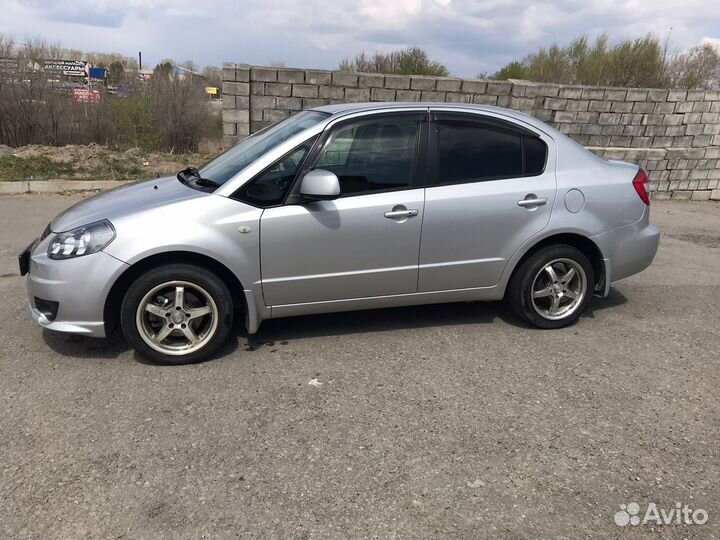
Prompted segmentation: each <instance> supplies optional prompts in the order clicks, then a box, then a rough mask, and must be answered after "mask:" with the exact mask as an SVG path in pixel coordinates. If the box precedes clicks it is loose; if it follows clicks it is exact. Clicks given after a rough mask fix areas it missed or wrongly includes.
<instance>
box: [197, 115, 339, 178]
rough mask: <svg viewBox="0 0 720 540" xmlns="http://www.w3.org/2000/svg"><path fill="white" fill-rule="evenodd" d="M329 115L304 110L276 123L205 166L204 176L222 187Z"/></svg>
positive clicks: (202, 173)
mask: <svg viewBox="0 0 720 540" xmlns="http://www.w3.org/2000/svg"><path fill="white" fill-rule="evenodd" d="M328 116H330V115H329V114H328V113H324V112H319V111H304V112H301V113H298V114H296V115H295V116H292V117H290V118H288V119H287V120H283V121H282V122H278V123H277V124H273V125H272V126H269V127H267V128H265V129H263V130H261V131H258V132H257V133H255V134H253V135H251V136H250V137H248V138H247V139H244V140H242V141H241V142H240V143H238V144H237V145H235V146H233V147H232V148H231V149H230V150H228V151H227V152H225V153H224V154H222V155H220V156H218V157H217V158H215V159H214V160H212V161H211V162H210V163H208V164H207V165H205V166H204V167H203V168H202V170H201V171H200V174H201V175H202V178H206V179H208V180H210V181H212V182H213V183H216V184H218V185H222V184H224V183H225V182H227V181H228V180H230V179H231V178H232V177H233V176H235V175H236V174H237V173H239V172H240V171H242V170H243V169H244V168H245V167H247V166H248V165H250V164H251V163H252V162H253V161H255V160H256V159H257V158H259V157H260V156H262V155H263V154H265V153H266V152H268V151H269V150H272V149H273V148H275V147H276V146H278V145H279V144H281V143H283V142H285V141H286V140H288V139H289V138H291V137H293V136H295V135H297V134H298V133H300V132H301V131H304V130H306V129H308V128H311V127H312V126H314V125H315V124H317V123H319V122H321V121H323V120H324V119H326V118H327V117H328Z"/></svg>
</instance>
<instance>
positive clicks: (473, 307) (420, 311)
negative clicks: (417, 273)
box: [242, 302, 531, 351]
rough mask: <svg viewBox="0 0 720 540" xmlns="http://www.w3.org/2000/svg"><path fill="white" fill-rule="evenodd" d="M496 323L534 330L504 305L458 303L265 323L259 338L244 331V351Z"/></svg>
mask: <svg viewBox="0 0 720 540" xmlns="http://www.w3.org/2000/svg"><path fill="white" fill-rule="evenodd" d="M496 319H500V320H502V321H503V322H505V323H507V324H510V325H512V326H516V327H518V328H531V327H530V326H528V325H525V324H524V323H523V322H521V321H520V320H519V319H517V318H516V317H515V316H514V315H513V314H512V312H511V311H510V309H509V307H508V306H507V305H506V304H505V303H503V302H456V303H452V304H430V305H421V306H408V307H394V308H384V309H372V310H363V311H346V312H340V313H324V314H319V315H302V316H297V317H287V318H283V319H270V320H267V321H264V322H263V323H262V326H260V329H259V331H258V333H257V334H255V335H252V336H247V334H246V333H244V331H243V334H242V335H244V336H246V337H247V344H246V346H245V350H250V351H253V350H257V349H259V348H260V347H262V346H264V345H269V346H272V345H274V344H275V342H283V341H290V340H293V339H302V338H312V337H332V336H342V335H348V334H364V333H373V332H383V331H387V330H405V329H416V328H429V327H439V326H454V325H465V324H490V323H493V322H494V321H495V320H496Z"/></svg>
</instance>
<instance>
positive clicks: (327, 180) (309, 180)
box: [300, 169, 340, 201]
mask: <svg viewBox="0 0 720 540" xmlns="http://www.w3.org/2000/svg"><path fill="white" fill-rule="evenodd" d="M300 195H302V196H303V197H304V198H306V199H310V200H313V201H331V200H333V199H337V198H338V197H339V196H340V181H339V180H338V177H337V176H335V173H333V172H330V171H326V170H323V169H315V170H313V171H310V172H309V173H307V174H306V175H305V176H304V177H303V179H302V183H301V184H300Z"/></svg>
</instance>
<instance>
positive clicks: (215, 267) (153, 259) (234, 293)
mask: <svg viewBox="0 0 720 540" xmlns="http://www.w3.org/2000/svg"><path fill="white" fill-rule="evenodd" d="M170 264H192V265H195V266H199V267H201V268H205V269H207V270H209V271H210V272H212V273H213V274H215V275H216V276H218V277H219V278H220V279H221V280H222V281H223V282H224V283H225V285H226V286H227V288H228V289H229V290H230V296H231V300H232V303H233V309H235V310H236V311H237V310H238V309H242V310H243V314H244V316H245V321H247V320H248V305H247V301H246V298H245V295H244V294H243V290H244V287H243V285H242V283H241V282H240V280H239V279H238V277H237V276H236V275H235V274H234V273H233V271H232V270H230V269H229V268H228V267H227V266H225V265H224V264H223V263H221V262H220V261H218V260H216V259H213V258H212V257H209V256H208V255H203V254H200V253H195V252H192V251H168V252H162V253H154V254H152V255H149V256H148V257H145V258H143V259H140V260H139V261H137V262H135V263H134V264H132V265H131V266H129V267H128V268H127V269H126V270H125V271H124V272H123V273H122V274H120V276H119V277H118V278H117V279H116V280H115V282H114V283H113V285H112V287H111V288H110V291H109V292H108V295H107V297H106V298H105V305H104V307H103V319H104V321H105V334H106V335H109V334H110V333H111V332H112V331H113V330H114V329H115V328H117V326H118V323H119V321H120V307H121V305H122V300H123V298H124V297H125V293H126V292H127V290H128V288H129V287H130V285H131V284H132V282H133V281H135V279H137V278H138V276H140V275H142V274H143V272H147V271H148V270H150V269H152V268H157V267H158V266H166V265H170Z"/></svg>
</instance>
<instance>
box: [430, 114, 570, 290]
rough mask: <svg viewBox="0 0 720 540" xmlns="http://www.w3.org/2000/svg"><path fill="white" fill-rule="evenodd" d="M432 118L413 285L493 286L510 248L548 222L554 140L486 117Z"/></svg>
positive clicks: (435, 287)
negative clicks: (417, 263) (425, 187)
mask: <svg viewBox="0 0 720 540" xmlns="http://www.w3.org/2000/svg"><path fill="white" fill-rule="evenodd" d="M431 118H432V121H431V124H430V136H429V141H430V146H429V148H430V150H429V151H430V153H431V154H430V156H431V159H430V165H429V168H428V175H427V180H426V181H427V190H426V194H425V216H424V219H423V231H422V242H421V246H420V261H419V265H420V270H419V282H418V290H419V291H420V292H427V291H441V290H450V289H463V288H472V287H489V286H492V285H495V284H497V283H498V282H499V281H500V277H501V275H502V273H503V270H504V269H505V267H506V266H507V263H508V260H509V259H510V257H511V256H512V255H513V254H514V253H515V251H516V250H517V249H518V248H519V247H520V246H521V245H522V243H523V242H525V240H527V239H528V238H529V237H531V236H532V235H534V234H535V233H537V232H538V231H540V230H542V229H543V228H545V227H546V226H547V224H548V222H549V220H550V211H551V208H552V206H553V201H554V199H555V192H556V181H555V159H554V156H553V152H551V151H549V149H550V148H553V147H554V143H553V142H552V139H550V138H549V137H547V136H546V135H544V134H541V133H537V132H535V131H533V130H531V129H530V128H528V127H526V126H524V125H520V124H517V123H515V122H511V121H509V120H506V119H503V118H500V117H495V116H492V115H482V114H473V113H458V112H434V113H432V114H431Z"/></svg>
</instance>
